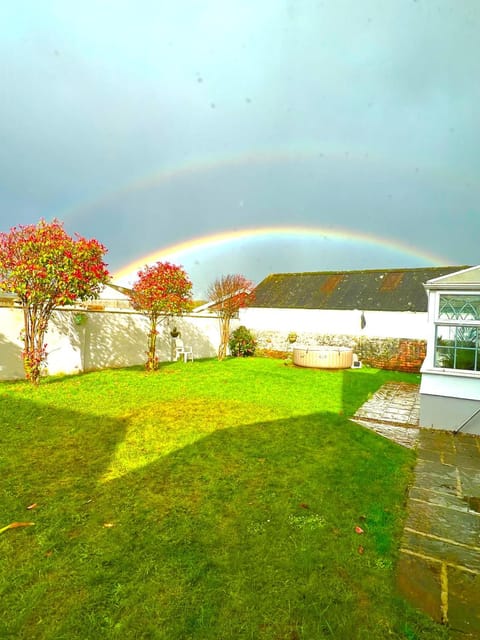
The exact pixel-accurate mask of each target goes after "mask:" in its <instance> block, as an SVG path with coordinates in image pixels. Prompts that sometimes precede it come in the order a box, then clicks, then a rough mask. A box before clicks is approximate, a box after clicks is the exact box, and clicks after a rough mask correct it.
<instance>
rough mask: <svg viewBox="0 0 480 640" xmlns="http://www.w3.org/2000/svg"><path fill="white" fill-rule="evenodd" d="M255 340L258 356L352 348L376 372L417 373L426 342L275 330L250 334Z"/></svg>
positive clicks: (284, 355) (289, 354)
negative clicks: (292, 337) (317, 348)
mask: <svg viewBox="0 0 480 640" xmlns="http://www.w3.org/2000/svg"><path fill="white" fill-rule="evenodd" d="M253 333H254V334H255V337H256V338H257V353H258V355H265V356H267V357H288V356H291V354H292V351H293V348H294V347H295V345H302V346H303V345H305V346H312V347H313V346H318V345H329V346H335V347H351V348H352V349H353V352H354V353H355V354H356V355H357V356H358V359H359V360H360V361H361V362H362V364H363V365H367V366H370V367H376V368H378V369H390V370H393V371H407V372H411V373H418V372H419V371H420V367H421V366H422V363H423V360H424V358H425V353H426V341H425V340H414V339H412V338H379V337H366V336H351V335H350V336H349V335H334V334H330V335H325V334H315V333H299V334H296V336H297V338H296V341H295V342H290V341H289V339H288V336H289V334H285V333H282V332H275V331H253Z"/></svg>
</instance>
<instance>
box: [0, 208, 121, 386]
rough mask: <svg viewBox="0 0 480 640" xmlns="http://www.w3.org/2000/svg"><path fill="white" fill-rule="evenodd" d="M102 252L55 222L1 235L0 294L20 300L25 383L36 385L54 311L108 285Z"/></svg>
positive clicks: (21, 226)
mask: <svg viewBox="0 0 480 640" xmlns="http://www.w3.org/2000/svg"><path fill="white" fill-rule="evenodd" d="M105 253H106V248H105V247H104V246H103V245H102V244H100V243H99V242H98V241H97V240H94V239H92V240H87V239H85V238H82V237H81V236H79V235H78V234H76V235H75V237H74V238H72V237H70V236H69V235H68V234H67V233H66V231H65V229H64V228H63V224H62V223H61V222H59V221H58V220H53V221H52V222H46V221H45V220H43V219H41V220H40V222H38V224H36V225H35V224H30V225H20V226H18V227H12V228H11V229H10V231H9V232H7V233H3V232H2V233H0V289H1V290H2V291H7V292H10V293H15V294H17V296H18V297H19V299H20V301H21V303H22V307H23V314H24V331H23V340H24V349H23V352H22V357H23V366H24V370H25V377H26V378H27V380H30V381H31V382H32V383H33V384H35V385H37V384H38V383H39V380H40V373H41V368H42V366H43V365H44V363H45V360H46V357H47V352H46V347H47V345H46V344H44V339H45V333H46V331H47V328H48V322H49V320H50V316H51V314H52V311H53V309H54V308H55V307H58V306H66V305H72V304H74V303H75V302H76V301H78V300H86V299H89V298H95V297H97V296H98V294H99V292H100V289H101V285H103V284H105V283H106V282H107V281H108V279H109V273H108V270H107V265H106V264H105V263H104V262H103V257H104V254H105Z"/></svg>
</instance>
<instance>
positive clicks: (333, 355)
mask: <svg viewBox="0 0 480 640" xmlns="http://www.w3.org/2000/svg"><path fill="white" fill-rule="evenodd" d="M352 362H353V349H351V348H350V347H301V346H299V347H294V349H293V364H296V365H297V366H299V367H313V368H314V369H349V368H350V367H351V366H352Z"/></svg>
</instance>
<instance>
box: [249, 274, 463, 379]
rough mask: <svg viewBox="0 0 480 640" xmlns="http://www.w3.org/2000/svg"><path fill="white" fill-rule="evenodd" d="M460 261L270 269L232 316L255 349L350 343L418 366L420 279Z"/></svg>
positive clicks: (422, 339)
mask: <svg viewBox="0 0 480 640" xmlns="http://www.w3.org/2000/svg"><path fill="white" fill-rule="evenodd" d="M462 268H465V267H458V266H447V267H423V268H410V269H366V270H356V271H319V272H308V273H279V274H278V273H277V274H271V275H269V276H268V277H267V278H265V279H264V280H263V281H262V282H260V284H259V285H258V286H257V287H256V289H255V301H254V302H253V304H252V305H251V306H250V307H248V308H246V309H242V310H240V323H241V324H243V325H245V326H246V327H247V328H248V329H250V330H251V331H253V332H254V333H255V335H256V337H257V340H258V346H259V349H260V350H263V351H265V352H271V353H272V354H274V353H276V352H277V353H282V352H285V351H289V350H290V349H291V348H292V342H293V343H294V344H305V345H310V346H313V345H333V346H344V347H351V348H353V349H354V351H355V353H357V355H358V357H359V358H360V359H361V360H362V361H363V362H364V363H365V364H370V365H371V366H376V367H381V368H387V369H401V370H405V371H417V372H418V371H419V369H420V366H421V364H422V362H423V359H424V357H425V347H426V339H427V336H428V326H429V325H428V320H427V295H426V293H425V289H424V283H425V282H427V281H428V280H431V279H436V278H439V277H442V276H445V275H447V274H450V273H453V272H456V271H459V270H460V269H462Z"/></svg>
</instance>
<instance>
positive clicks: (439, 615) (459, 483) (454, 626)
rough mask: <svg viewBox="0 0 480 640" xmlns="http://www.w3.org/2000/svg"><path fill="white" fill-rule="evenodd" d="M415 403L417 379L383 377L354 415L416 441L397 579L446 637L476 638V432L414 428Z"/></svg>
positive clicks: (479, 484) (479, 465)
mask: <svg viewBox="0 0 480 640" xmlns="http://www.w3.org/2000/svg"><path fill="white" fill-rule="evenodd" d="M418 404H419V403H418V386H417V385H403V384H390V383H388V384H387V385H385V386H384V387H382V388H381V389H380V390H379V391H378V392H377V393H376V394H375V395H374V396H373V397H372V398H371V399H370V400H369V401H368V402H366V403H365V404H364V405H363V407H361V408H360V409H359V411H358V412H357V414H356V415H355V416H354V421H355V422H358V423H359V424H362V425H363V426H365V427H367V428H370V429H373V430H374V431H376V432H377V433H379V434H381V435H383V436H384V437H388V438H390V439H392V440H395V441H396V442H398V443H399V444H403V445H404V446H409V447H416V448H417V453H418V461H417V465H416V467H415V475H414V482H413V484H412V486H411V487H410V490H409V495H408V503H407V520H406V522H405V528H404V532H403V538H402V543H401V549H400V559H399V562H398V565H397V585H398V588H399V590H400V592H401V593H402V594H403V595H404V597H405V598H407V599H408V600H409V601H410V602H411V603H412V604H413V606H415V607H417V608H419V609H423V610H424V611H425V612H426V613H428V614H429V615H430V616H431V617H432V618H433V619H434V620H437V621H438V622H442V623H444V624H448V626H449V628H450V635H451V638H452V639H455V640H457V639H458V640H459V639H460V638H463V639H467V638H480V438H479V437H477V436H472V435H468V434H458V435H454V434H453V433H451V432H446V431H439V430H434V429H420V428H419V427H418ZM402 432H403V433H402Z"/></svg>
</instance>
